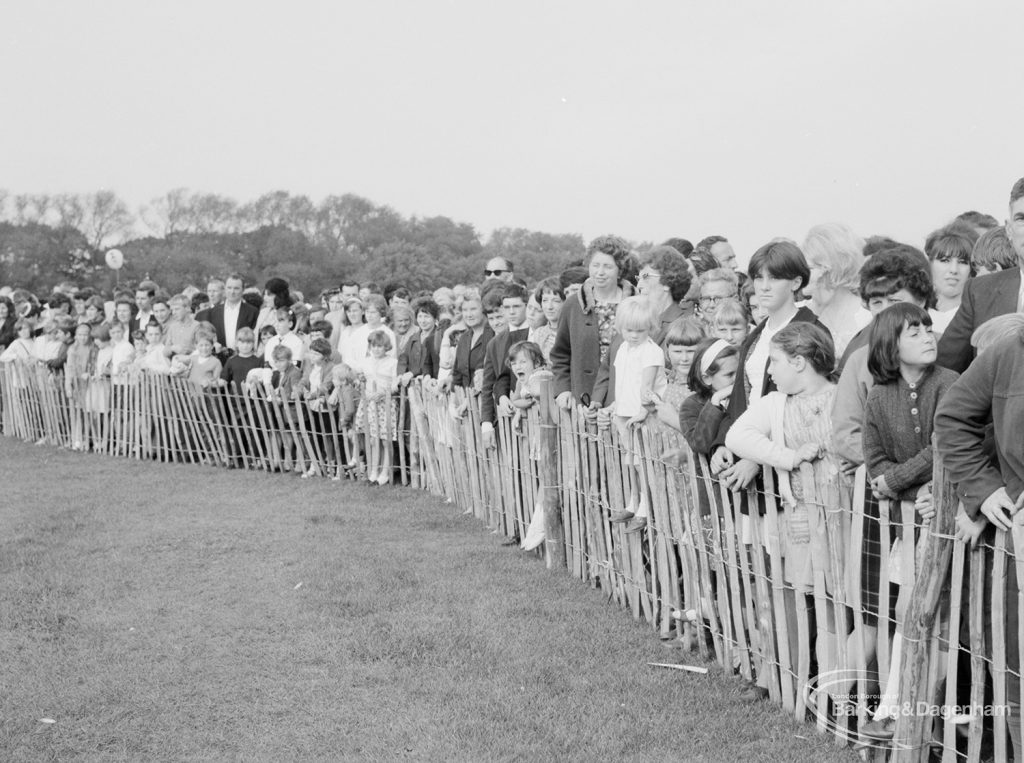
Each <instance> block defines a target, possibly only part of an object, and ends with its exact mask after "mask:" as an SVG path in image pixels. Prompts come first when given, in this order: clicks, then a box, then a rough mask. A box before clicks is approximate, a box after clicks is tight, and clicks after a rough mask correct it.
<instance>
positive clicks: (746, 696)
mask: <svg viewBox="0 0 1024 763" xmlns="http://www.w3.org/2000/svg"><path fill="white" fill-rule="evenodd" d="M766 699H768V690H767V689H766V688H765V687H763V686H750V687H748V688H747V689H746V690H745V691H743V692H741V693H740V700H742V701H743V702H764V701H765V700H766Z"/></svg>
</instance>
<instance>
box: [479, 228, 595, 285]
mask: <svg viewBox="0 0 1024 763" xmlns="http://www.w3.org/2000/svg"><path fill="white" fill-rule="evenodd" d="M585 254H586V245H585V244H584V242H583V238H582V237H581V236H579V235H577V234H575V233H565V234H552V233H540V232H538V231H530V230H526V229H525V228H498V229H497V230H495V231H494V232H493V233H491V236H490V238H489V239H488V240H487V243H486V244H485V245H484V247H483V252H482V255H481V256H480V257H478V258H477V260H478V261H479V263H480V267H483V265H484V263H486V261H487V260H489V259H490V258H491V257H504V258H506V259H509V260H511V261H512V263H513V264H514V265H515V271H516V275H517V276H519V277H521V278H525V279H526V281H527V283H529V284H531V285H532V284H534V283H536V282H537V281H540V280H542V279H544V278H547V277H548V276H552V275H558V274H559V273H560V272H562V271H563V270H564V269H565V268H566V267H567V266H568V265H569V263H570V262H574V261H576V260H580V259H582V258H583V256H584V255H585Z"/></svg>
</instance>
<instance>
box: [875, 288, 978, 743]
mask: <svg viewBox="0 0 1024 763" xmlns="http://www.w3.org/2000/svg"><path fill="white" fill-rule="evenodd" d="M937 352H938V350H937V341H936V338H935V335H934V333H933V332H932V318H931V316H930V315H929V314H928V313H927V312H926V311H925V310H923V309H922V308H920V307H918V306H917V305H915V304H913V303H909V302H903V303H899V304H895V305H893V306H891V307H888V308H886V309H885V310H883V311H882V312H881V313H879V314H878V316H877V317H876V318H875V320H874V322H873V323H872V324H871V335H870V338H869V350H868V370H869V371H870V372H871V377H872V379H873V380H874V383H875V386H874V387H872V388H871V391H870V392H868V398H867V402H866V404H865V408H864V431H863V444H864V462H865V464H866V465H867V468H868V477H869V479H870V486H871V491H872V494H873V496H874V498H876V499H879V500H881V499H888V500H889V501H891V503H890V504H889V511H890V524H889V527H890V534H891V537H890V538H885V539H883V540H884V541H886V542H887V543H888V545H890V552H889V559H890V563H889V567H890V582H891V583H893V584H895V585H899V584H900V582H901V580H900V579H899V578H900V577H902V576H903V575H902V570H900V569H899V560H900V558H901V553H900V548H901V546H902V544H903V543H904V539H903V524H902V512H901V511H900V502H901V501H914V507H915V510H916V513H917V517H918V519H919V521H920V523H921V524H924V523H925V522H929V521H930V520H931V518H932V517H933V516H934V515H935V508H934V506H933V504H932V497H931V479H932V465H933V454H932V428H933V422H934V419H935V411H936V409H937V408H938V405H939V401H940V400H941V399H942V397H943V396H944V395H945V394H946V390H948V389H949V388H950V387H951V386H952V385H953V382H955V381H956V379H957V376H958V375H957V374H956V373H955V372H953V371H950V370H948V369H945V368H939V367H937V366H936V365H935V360H936V357H937ZM915 535H916V533H915ZM907 542H912V540H910V539H907ZM902 614H903V613H902V612H900V611H899V610H897V612H896V637H895V638H894V639H893V644H892V655H891V657H890V660H889V665H890V670H889V676H888V678H887V679H886V680H885V681H884V682H883V684H882V689H883V692H884V696H883V698H882V702H881V703H880V705H879V707H878V710H877V711H876V713H875V717H874V720H873V721H872V722H871V723H869V724H866V725H865V727H864V729H862V732H863V733H864V734H865V735H866V736H871V737H875V738H885V739H887V738H891V737H892V732H893V731H894V729H895V725H896V723H895V722H896V712H897V710H898V708H897V703H898V701H899V697H898V696H897V694H896V693H897V692H898V686H899V667H900V658H901V646H902V638H901V630H902V622H901V617H902ZM940 664H944V662H943V661H941V660H940Z"/></svg>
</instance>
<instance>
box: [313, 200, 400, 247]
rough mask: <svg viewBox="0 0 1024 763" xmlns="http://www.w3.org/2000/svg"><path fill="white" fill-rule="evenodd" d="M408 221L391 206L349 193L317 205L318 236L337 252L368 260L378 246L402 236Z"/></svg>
mask: <svg viewBox="0 0 1024 763" xmlns="http://www.w3.org/2000/svg"><path fill="white" fill-rule="evenodd" d="M405 226H406V223H405V220H404V219H402V216H401V215H399V214H398V213H397V212H395V211H394V210H393V209H391V208H390V207H386V206H377V205H375V204H374V203H373V202H372V201H370V200H369V199H364V198H363V197H362V196H356V195H355V194H352V193H346V194H344V195H343V196H328V197H327V198H326V199H324V200H323V201H322V202H321V203H320V206H319V207H318V208H317V216H316V231H317V233H316V237H317V239H318V240H319V241H320V242H322V243H324V244H325V245H327V246H328V247H329V248H330V249H331V250H332V251H334V252H338V253H340V252H347V253H349V254H350V255H352V256H354V257H356V258H359V259H363V260H365V259H366V258H367V257H369V256H370V253H371V252H373V251H374V250H375V249H376V248H377V247H378V246H380V245H382V244H384V243H386V242H388V241H395V240H398V239H401V238H402V237H403V236H404V235H405Z"/></svg>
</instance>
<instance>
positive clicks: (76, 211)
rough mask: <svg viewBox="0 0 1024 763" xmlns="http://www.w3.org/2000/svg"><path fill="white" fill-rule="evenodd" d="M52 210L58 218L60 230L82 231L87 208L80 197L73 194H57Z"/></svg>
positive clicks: (53, 200)
mask: <svg viewBox="0 0 1024 763" xmlns="http://www.w3.org/2000/svg"><path fill="white" fill-rule="evenodd" d="M51 208H52V210H53V213H54V215H55V216H56V218H57V227H58V228H75V229H76V230H81V229H82V222H83V220H84V219H85V207H84V206H83V204H82V199H81V197H80V196H78V195H77V194H73V193H61V194H57V195H56V196H54V197H53V199H52V204H51Z"/></svg>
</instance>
